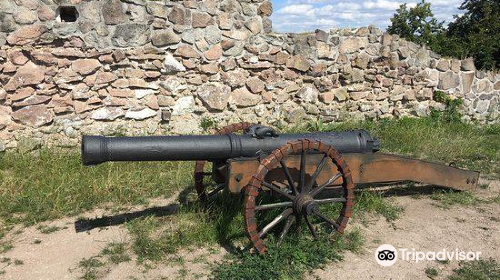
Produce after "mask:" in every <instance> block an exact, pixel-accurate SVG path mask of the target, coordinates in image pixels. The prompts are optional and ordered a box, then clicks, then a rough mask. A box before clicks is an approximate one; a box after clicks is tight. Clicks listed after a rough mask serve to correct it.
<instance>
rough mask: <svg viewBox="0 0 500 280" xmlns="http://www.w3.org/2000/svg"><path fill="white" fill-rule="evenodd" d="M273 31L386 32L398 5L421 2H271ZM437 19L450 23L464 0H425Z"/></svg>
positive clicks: (409, 0)
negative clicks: (365, 29)
mask: <svg viewBox="0 0 500 280" xmlns="http://www.w3.org/2000/svg"><path fill="white" fill-rule="evenodd" d="M272 2H273V4H274V14H273V16H272V17H271V19H272V20H273V26H274V30H276V31H278V32H302V31H311V30H315V29H317V28H319V29H324V30H328V29H330V28H332V27H359V26H368V25H370V24H373V25H375V26H378V27H380V28H383V29H385V28H386V27H387V26H388V25H389V24H390V18H391V17H392V16H393V14H394V12H395V11H396V9H397V8H398V7H399V5H401V4H403V3H408V5H409V6H411V5H415V4H416V3H419V2H421V0H408V1H397V0H395V1H392V0H272ZM427 2H430V3H431V5H432V10H433V12H434V15H435V16H436V18H438V19H439V20H444V21H446V22H450V21H452V20H453V15H455V14H460V13H461V11H460V10H459V9H458V7H459V6H460V4H461V3H462V2H463V0H427Z"/></svg>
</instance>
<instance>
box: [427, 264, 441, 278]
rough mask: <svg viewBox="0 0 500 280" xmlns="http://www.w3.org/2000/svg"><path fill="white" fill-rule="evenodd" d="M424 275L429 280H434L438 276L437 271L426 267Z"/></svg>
mask: <svg viewBox="0 0 500 280" xmlns="http://www.w3.org/2000/svg"><path fill="white" fill-rule="evenodd" d="M425 275H427V277H429V278H431V279H434V278H436V277H437V276H438V275H439V271H438V270H437V269H436V268H434V267H427V268H426V269H425Z"/></svg>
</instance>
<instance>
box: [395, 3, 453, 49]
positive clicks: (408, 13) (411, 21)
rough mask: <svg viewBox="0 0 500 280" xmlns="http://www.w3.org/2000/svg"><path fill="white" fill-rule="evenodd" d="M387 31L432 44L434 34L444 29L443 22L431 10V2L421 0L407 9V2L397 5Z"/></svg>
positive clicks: (411, 39) (434, 38)
mask: <svg viewBox="0 0 500 280" xmlns="http://www.w3.org/2000/svg"><path fill="white" fill-rule="evenodd" d="M391 23H392V24H391V26H389V28H388V29H387V31H388V32H389V33H391V34H398V35H400V36H401V37H403V38H406V39H408V40H410V41H413V42H415V43H419V44H426V45H432V44H434V43H435V40H436V34H439V33H442V32H443V31H444V28H443V22H438V20H437V19H436V18H435V17H434V14H433V13H432V10H431V4H430V3H426V2H425V0H422V2H421V3H418V4H417V5H416V6H415V7H411V8H409V9H408V6H407V4H403V5H401V6H399V8H398V9H397V11H396V13H395V14H394V17H393V18H391Z"/></svg>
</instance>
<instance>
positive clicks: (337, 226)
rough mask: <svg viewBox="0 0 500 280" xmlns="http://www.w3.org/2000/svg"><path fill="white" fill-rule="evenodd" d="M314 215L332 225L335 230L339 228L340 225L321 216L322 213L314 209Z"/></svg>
mask: <svg viewBox="0 0 500 280" xmlns="http://www.w3.org/2000/svg"><path fill="white" fill-rule="evenodd" d="M313 214H314V215H315V216H316V217H319V218H320V219H322V220H323V221H325V222H327V223H329V224H330V225H332V226H333V227H334V228H335V229H338V228H339V224H337V223H336V222H334V221H332V220H330V219H329V218H327V217H326V216H325V215H323V214H321V212H319V211H318V210H317V209H313Z"/></svg>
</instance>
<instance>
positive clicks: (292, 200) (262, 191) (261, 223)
mask: <svg viewBox="0 0 500 280" xmlns="http://www.w3.org/2000/svg"><path fill="white" fill-rule="evenodd" d="M321 155H322V157H321ZM292 156H296V157H295V160H296V161H297V160H299V161H300V167H299V168H298V169H297V168H295V169H293V170H292V168H289V167H288V166H287V163H286V162H287V159H289V158H290V157H292ZM313 156H314V157H316V158H317V159H321V160H320V161H319V163H317V165H316V164H315V165H316V168H315V169H314V168H312V167H311V166H308V165H307V163H308V157H311V158H312V157H313ZM299 158H300V159H299ZM328 161H330V162H331V164H328ZM297 164H299V163H297ZM325 166H329V167H330V168H332V167H336V168H332V170H326V172H325V173H326V174H328V175H327V177H326V178H328V179H323V182H319V178H320V176H319V175H320V174H321V173H322V171H323V169H324V167H325ZM308 170H309V171H308ZM276 172H281V173H282V174H281V175H282V176H283V177H284V178H286V180H285V181H284V182H275V181H274V179H273V178H275V176H276ZM271 173H274V174H271ZM330 174H331V175H330ZM322 175H323V177H324V174H322ZM336 182H337V183H336ZM335 186H336V187H335ZM332 192H333V193H334V194H331V193H332ZM353 199H354V183H353V180H352V177H351V171H350V170H349V167H348V166H347V164H346V163H345V161H344V159H343V158H342V156H341V155H340V154H339V152H337V150H335V149H334V148H333V147H331V146H329V145H325V144H323V143H322V142H319V141H315V140H307V139H306V140H299V141H295V142H290V143H288V144H287V145H284V146H283V147H281V148H279V149H276V150H275V151H274V152H272V153H271V154H270V155H269V156H268V157H266V158H265V159H264V160H262V161H261V165H260V167H259V169H258V170H257V173H256V174H255V175H254V176H253V177H252V179H251V181H250V184H249V185H248V186H247V187H246V190H245V202H244V207H245V212H244V216H245V230H246V233H247V236H248V238H249V239H250V241H251V242H252V244H253V246H254V247H255V249H256V250H257V251H258V252H259V253H265V252H266V250H267V247H266V245H265V244H264V240H263V238H265V237H266V236H267V235H269V234H271V233H272V232H276V233H279V234H278V235H277V244H278V246H279V245H280V244H281V243H282V242H283V240H284V238H285V237H286V236H287V234H288V233H289V232H290V228H291V227H292V225H295V227H296V228H297V229H298V230H300V224H301V223H302V221H304V222H305V223H306V224H307V227H308V229H309V232H310V233H311V235H312V236H313V237H314V238H315V239H316V238H317V236H318V232H319V231H322V230H323V229H325V230H328V229H329V230H332V229H333V231H336V232H339V233H343V231H344V229H345V228H346V226H347V223H348V221H349V218H350V217H351V209H352V206H353ZM325 206H326V208H325ZM317 225H318V226H321V227H317Z"/></svg>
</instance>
